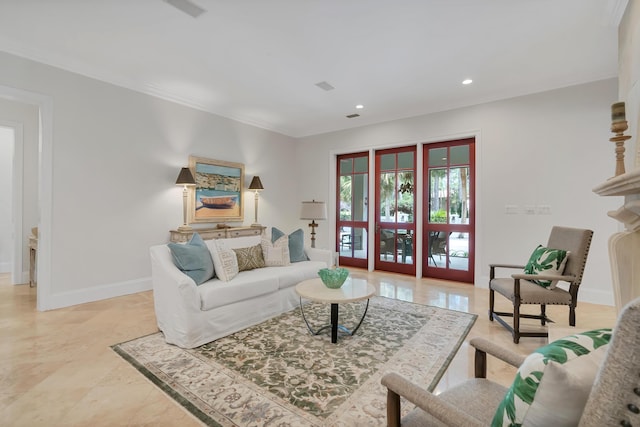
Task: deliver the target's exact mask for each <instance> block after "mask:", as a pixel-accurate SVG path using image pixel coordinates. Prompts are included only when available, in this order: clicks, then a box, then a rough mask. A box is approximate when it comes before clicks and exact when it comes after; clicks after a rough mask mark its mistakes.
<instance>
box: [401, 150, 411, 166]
mask: <svg viewBox="0 0 640 427" xmlns="http://www.w3.org/2000/svg"><path fill="white" fill-rule="evenodd" d="M413 156H414V153H413V151H410V152H406V153H398V169H413Z"/></svg>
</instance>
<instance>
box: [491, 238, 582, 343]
mask: <svg viewBox="0 0 640 427" xmlns="http://www.w3.org/2000/svg"><path fill="white" fill-rule="evenodd" d="M592 236H593V231H591V230H584V229H580V228H569V227H558V226H556V227H553V228H552V229H551V234H550V235H549V241H548V243H547V247H548V248H554V249H563V250H566V251H569V252H570V255H569V257H568V260H567V263H566V266H565V268H564V272H563V273H562V275H551V274H535V275H533V274H524V273H516V274H512V275H511V277H507V278H499V277H496V274H495V273H496V269H497V268H508V269H519V270H521V271H522V270H523V269H524V266H523V265H512V264H490V265H489V267H490V272H489V320H491V321H493V320H494V319H495V320H497V321H498V322H499V323H500V324H501V325H502V326H504V327H505V328H507V329H508V330H509V331H511V334H512V335H513V342H514V343H516V344H517V343H518V342H519V341H520V337H547V336H549V335H548V333H547V332H523V331H521V330H520V319H521V318H529V319H539V320H540V324H541V325H543V326H544V325H545V324H546V322H549V321H551V320H550V319H549V318H548V317H547V315H546V306H547V304H559V305H568V306H569V324H570V325H571V326H575V325H576V306H577V305H578V287H579V286H580V283H581V282H582V274H583V272H584V267H585V265H586V263H587V255H588V253H589V247H590V246H591V238H592ZM532 280H561V281H565V282H568V283H569V289H568V290H564V289H562V288H560V287H556V288H554V289H547V288H544V287H541V286H539V285H537V284H535V283H533V282H532ZM496 292H497V293H499V294H500V295H502V296H504V297H505V298H507V299H509V300H510V301H511V302H512V304H513V312H512V313H506V312H499V311H495V309H494V305H495V293H496ZM524 304H535V305H540V314H524V313H521V312H520V306H521V305H524ZM500 316H508V317H513V326H511V325H509V324H508V323H507V322H506V321H505V320H503V319H502V318H501V317H500Z"/></svg>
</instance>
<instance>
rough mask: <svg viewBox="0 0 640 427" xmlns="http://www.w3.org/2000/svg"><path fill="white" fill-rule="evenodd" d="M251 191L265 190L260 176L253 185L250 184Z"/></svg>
mask: <svg viewBox="0 0 640 427" xmlns="http://www.w3.org/2000/svg"><path fill="white" fill-rule="evenodd" d="M249 190H264V187H263V186H262V181H260V177H259V176H254V177H253V179H252V180H251V184H249Z"/></svg>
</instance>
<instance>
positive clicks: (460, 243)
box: [449, 232, 469, 271]
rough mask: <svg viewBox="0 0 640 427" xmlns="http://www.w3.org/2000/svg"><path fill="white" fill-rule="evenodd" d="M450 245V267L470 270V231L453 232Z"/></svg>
mask: <svg viewBox="0 0 640 427" xmlns="http://www.w3.org/2000/svg"><path fill="white" fill-rule="evenodd" d="M449 245H450V246H449V268H451V269H454V270H464V271H468V270H469V233H458V232H453V233H451V236H449Z"/></svg>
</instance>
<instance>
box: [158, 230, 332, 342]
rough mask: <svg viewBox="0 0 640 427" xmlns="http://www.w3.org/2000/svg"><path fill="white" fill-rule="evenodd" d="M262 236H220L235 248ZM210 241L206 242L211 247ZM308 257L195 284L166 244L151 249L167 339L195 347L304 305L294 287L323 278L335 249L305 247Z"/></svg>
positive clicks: (160, 319)
mask: <svg viewBox="0 0 640 427" xmlns="http://www.w3.org/2000/svg"><path fill="white" fill-rule="evenodd" d="M260 239H261V237H260V236H250V237H238V238H231V239H220V240H223V241H224V244H225V245H226V246H227V247H228V248H230V249H233V248H243V247H249V246H253V245H256V244H260ZM211 242H212V241H209V240H208V241H206V244H207V246H208V247H209V249H211V247H212V246H211ZM305 253H306V254H307V257H308V258H309V261H301V262H296V263H292V264H290V265H287V266H282V267H264V268H257V269H254V270H247V271H241V272H240V273H239V274H238V275H237V276H236V277H234V278H233V279H231V280H230V281H228V282H223V281H221V280H220V279H218V278H214V279H211V280H209V281H207V282H205V283H203V284H201V285H199V286H196V284H195V282H194V281H193V279H191V278H190V277H189V276H187V275H186V274H184V273H183V272H182V271H180V270H179V269H178V268H177V267H176V266H175V264H174V263H173V258H172V256H171V250H170V249H169V247H168V246H167V245H157V246H152V247H151V248H150V255H151V275H152V281H153V299H154V306H155V311H156V318H157V321H158V327H159V328H160V330H161V331H162V332H163V333H164V337H165V340H166V341H167V342H168V343H170V344H175V345H177V346H179V347H183V348H194V347H197V346H200V345H202V344H206V343H208V342H211V341H213V340H216V339H218V338H221V337H224V336H226V335H229V334H232V333H234V332H237V331H239V330H242V329H245V328H247V327H249V326H252V325H256V324H258V323H261V322H263V321H265V320H267V319H269V318H271V317H273V316H275V315H277V314H280V313H283V312H285V311H288V310H291V309H292V308H294V307H296V306H297V305H298V304H299V297H298V296H297V294H296V292H295V285H297V284H298V283H300V282H301V281H303V280H306V279H311V278H314V277H318V270H319V269H321V268H325V267H329V266H331V265H332V264H333V255H332V253H331V251H329V250H325V249H317V248H305Z"/></svg>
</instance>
